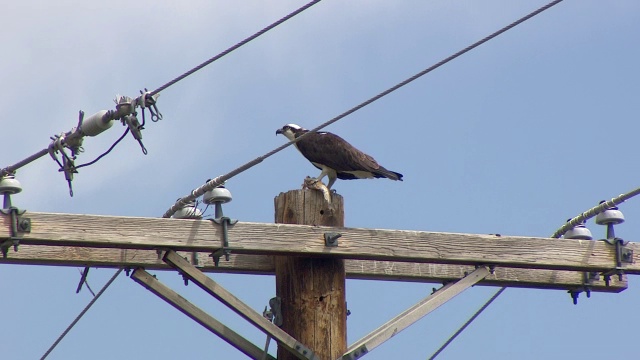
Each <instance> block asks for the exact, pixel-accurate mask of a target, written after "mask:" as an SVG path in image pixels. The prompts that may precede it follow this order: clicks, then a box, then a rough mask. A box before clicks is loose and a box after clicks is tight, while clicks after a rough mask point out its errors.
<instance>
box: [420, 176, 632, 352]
mask: <svg viewBox="0 0 640 360" xmlns="http://www.w3.org/2000/svg"><path fill="white" fill-rule="evenodd" d="M639 194H640V188H637V189H633V190H631V191H629V192H628V193H624V194H621V195H618V196H616V197H614V198H612V199H611V200H609V201H605V202H603V203H601V204H599V205H598V206H594V207H592V208H591V209H589V210H587V211H584V212H582V213H581V214H580V215H578V216H576V217H574V218H572V219H571V220H569V221H567V223H566V224H564V225H563V226H561V227H560V228H559V229H558V230H556V232H554V233H553V235H551V237H552V238H560V237H561V236H562V235H564V234H565V233H566V232H567V231H568V230H570V229H572V228H573V227H575V226H576V225H578V224H582V223H583V222H584V221H586V220H588V219H590V218H592V217H594V216H596V215H598V214H600V213H601V212H604V211H605V210H607V209H609V208H612V207H614V206H616V205H618V204H621V203H623V202H624V201H625V200H628V199H630V198H632V197H634V196H636V195H639ZM506 289H507V288H505V287H503V288H500V289H499V290H498V291H497V292H496V293H495V294H494V295H493V296H492V297H491V298H490V299H489V300H488V301H487V302H486V303H485V304H484V305H482V307H481V308H480V309H479V310H478V311H477V312H476V313H475V314H474V315H473V316H472V317H471V318H470V319H469V320H468V321H467V322H466V323H464V325H462V327H461V328H460V329H458V331H456V332H455V333H454V334H453V335H451V337H450V338H449V339H448V340H447V341H446V342H445V343H444V344H443V345H442V346H441V347H440V348H439V349H438V351H436V352H435V353H434V354H433V355H432V356H431V357H430V358H429V360H433V359H434V358H435V357H436V356H437V355H438V354H439V353H440V352H442V350H444V348H445V347H447V345H449V344H450V343H451V342H452V341H453V339H455V338H456V337H457V336H458V335H459V334H460V333H461V332H462V331H464V329H465V328H466V327H467V326H468V325H469V324H471V322H472V321H473V320H475V318H476V317H478V315H480V314H481V313H482V312H483V311H484V310H485V309H486V308H487V306H489V304H491V303H492V302H493V300H495V299H496V298H497V297H498V296H500V294H502V292H503V291H505V290H506Z"/></svg>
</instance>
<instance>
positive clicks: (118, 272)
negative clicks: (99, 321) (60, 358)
mask: <svg viewBox="0 0 640 360" xmlns="http://www.w3.org/2000/svg"><path fill="white" fill-rule="evenodd" d="M122 270H123V269H122V268H120V269H118V271H116V273H115V274H113V276H112V277H111V279H109V281H107V283H106V284H104V286H103V287H102V289H100V291H98V293H97V294H96V296H94V297H93V299H91V301H89V303H88V304H87V306H85V308H84V309H82V311H81V312H80V314H78V316H76V318H75V319H73V321H72V322H71V324H69V326H67V328H66V329H64V331H63V332H62V334H60V336H58V338H57V339H56V341H54V342H53V344H51V346H50V347H49V349H48V350H47V351H46V352H45V353H44V355H42V357H41V358H40V360H44V359H46V358H47V356H49V354H51V352H52V351H53V349H55V348H56V346H58V344H59V343H60V341H62V339H63V338H64V337H65V336H66V335H67V334H68V333H69V331H71V329H73V327H74V326H75V325H76V324H77V323H78V321H80V319H81V318H82V317H83V316H84V314H85V313H86V312H87V311H89V309H90V308H91V307H92V306H93V304H95V302H96V301H97V300H98V299H99V298H100V296H101V295H102V294H103V293H104V292H105V290H107V288H108V287H109V285H111V284H112V283H113V281H114V280H115V279H116V278H117V277H118V275H120V273H121V272H122Z"/></svg>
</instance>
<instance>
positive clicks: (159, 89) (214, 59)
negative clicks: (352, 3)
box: [151, 0, 321, 95]
mask: <svg viewBox="0 0 640 360" xmlns="http://www.w3.org/2000/svg"><path fill="white" fill-rule="evenodd" d="M320 1H321V0H313V1H310V2H309V3H307V4H305V5H304V6H302V7H300V8H299V9H297V10H295V11H293V12H292V13H290V14H288V15H286V16H285V17H283V18H281V19H280V20H278V21H276V22H274V23H273V24H271V25H269V26H267V27H265V28H264V29H262V30H260V31H258V32H257V33H255V34H253V35H251V36H249V37H248V38H246V39H244V40H242V41H240V42H239V43H237V44H235V45H233V46H232V47H230V48H228V49H227V50H225V51H223V52H221V53H220V54H218V55H216V56H214V57H212V58H210V59H209V60H207V61H205V62H203V63H202V64H200V65H198V66H196V67H194V68H193V69H191V70H189V71H187V72H185V73H184V74H182V75H180V76H178V77H177V78H175V79H173V80H171V81H169V82H168V83H166V84H164V85H162V86H160V87H159V88H157V89H155V90H154V91H152V92H151V95H155V94H157V93H159V92H161V91H163V90H165V89H166V88H168V87H169V86H171V85H173V84H175V83H177V82H178V81H180V80H182V79H184V78H186V77H187V76H189V75H191V74H193V73H195V72H196V71H198V70H200V69H202V68H203V67H205V66H207V65H209V64H211V63H212V62H214V61H216V60H218V59H220V58H221V57H223V56H225V55H227V54H228V53H230V52H232V51H233V50H236V49H237V48H239V47H241V46H242V45H244V44H246V43H248V42H249V41H251V40H253V39H255V38H257V37H259V36H260V35H263V34H264V33H266V32H267V31H269V30H271V29H273V28H275V27H276V26H278V25H280V24H282V23H283V22H285V21H287V20H289V19H291V18H292V17H294V16H296V15H298V14H300V13H301V12H303V11H305V10H307V9H308V8H310V7H312V6H313V5H315V4H317V3H319V2H320Z"/></svg>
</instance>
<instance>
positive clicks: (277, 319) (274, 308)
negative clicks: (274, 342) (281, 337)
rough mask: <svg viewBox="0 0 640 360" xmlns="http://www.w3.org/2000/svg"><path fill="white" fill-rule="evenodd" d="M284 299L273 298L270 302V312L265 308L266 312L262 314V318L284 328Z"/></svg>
mask: <svg viewBox="0 0 640 360" xmlns="http://www.w3.org/2000/svg"><path fill="white" fill-rule="evenodd" d="M281 307H282V299H281V298H280V297H278V296H276V297H272V298H271V299H270V300H269V310H267V307H266V306H265V307H264V311H263V312H262V316H264V317H265V319H267V320H269V321H272V322H273V323H274V324H276V326H282V310H281Z"/></svg>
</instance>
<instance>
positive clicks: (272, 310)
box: [262, 296, 282, 360]
mask: <svg viewBox="0 0 640 360" xmlns="http://www.w3.org/2000/svg"><path fill="white" fill-rule="evenodd" d="M281 304H282V299H281V298H280V297H277V296H276V297H272V298H271V299H270V300H269V310H267V307H266V306H265V307H264V311H263V312H262V316H263V317H264V318H265V319H267V320H269V321H270V322H272V323H274V324H275V325H276V326H278V327H279V326H282V312H281V310H280V309H281ZM270 343H271V335H270V334H267V340H266V342H265V344H264V353H263V355H262V360H266V359H267V356H268V355H269V344H270Z"/></svg>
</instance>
